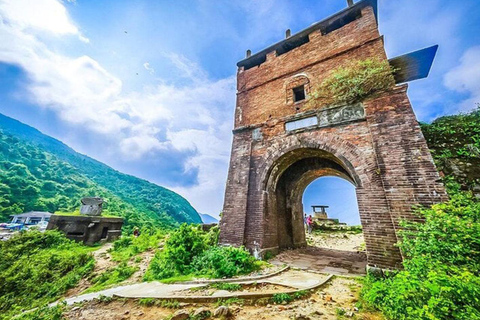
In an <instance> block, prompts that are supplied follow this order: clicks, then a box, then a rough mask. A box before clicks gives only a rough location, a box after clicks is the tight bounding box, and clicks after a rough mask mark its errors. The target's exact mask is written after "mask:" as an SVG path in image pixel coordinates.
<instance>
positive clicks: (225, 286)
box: [210, 282, 242, 291]
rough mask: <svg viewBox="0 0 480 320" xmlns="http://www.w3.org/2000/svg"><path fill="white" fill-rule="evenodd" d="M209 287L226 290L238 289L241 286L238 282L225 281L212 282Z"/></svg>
mask: <svg viewBox="0 0 480 320" xmlns="http://www.w3.org/2000/svg"><path fill="white" fill-rule="evenodd" d="M210 287H211V288H214V289H218V290H226V291H239V290H240V289H242V286H241V285H240V284H238V283H227V282H219V283H212V284H211V285H210Z"/></svg>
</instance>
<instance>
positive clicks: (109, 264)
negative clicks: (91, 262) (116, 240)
mask: <svg viewBox="0 0 480 320" xmlns="http://www.w3.org/2000/svg"><path fill="white" fill-rule="evenodd" d="M112 246H113V244H112V243H106V244H104V245H103V246H102V247H101V248H100V249H98V250H96V251H93V252H92V255H93V258H94V259H95V268H94V269H93V272H92V276H91V277H90V278H88V279H82V280H80V282H79V283H78V285H77V286H76V287H75V288H72V289H70V290H68V291H67V293H66V294H65V297H66V298H69V297H73V296H77V295H79V294H80V293H81V292H83V291H85V290H86V289H88V288H90V287H91V285H92V283H91V282H90V280H89V279H92V278H93V277H94V276H95V275H98V274H101V273H103V272H105V271H106V270H108V269H109V268H113V267H114V266H116V265H117V263H116V262H115V261H113V260H112V257H111V256H110V254H109V253H108V250H109V249H110V248H112Z"/></svg>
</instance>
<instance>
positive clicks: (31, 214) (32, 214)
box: [11, 211, 53, 218]
mask: <svg viewBox="0 0 480 320" xmlns="http://www.w3.org/2000/svg"><path fill="white" fill-rule="evenodd" d="M52 214H53V213H50V212H43V211H30V212H25V213H21V214H12V215H11V217H18V218H29V217H50V216H51V215H52Z"/></svg>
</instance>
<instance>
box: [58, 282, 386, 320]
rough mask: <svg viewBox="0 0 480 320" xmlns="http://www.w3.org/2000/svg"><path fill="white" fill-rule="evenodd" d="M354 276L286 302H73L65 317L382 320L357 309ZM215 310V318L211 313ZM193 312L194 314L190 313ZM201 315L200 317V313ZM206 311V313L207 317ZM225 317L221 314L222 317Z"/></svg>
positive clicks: (90, 319)
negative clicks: (225, 314)
mask: <svg viewBox="0 0 480 320" xmlns="http://www.w3.org/2000/svg"><path fill="white" fill-rule="evenodd" d="M360 287H361V285H360V283H359V280H358V279H354V278H345V277H336V278H333V279H332V280H331V282H329V284H328V285H327V286H326V287H324V288H322V289H319V290H317V291H316V292H314V293H312V294H311V295H310V296H306V297H303V298H301V299H298V300H295V301H293V302H290V303H283V304H275V303H272V302H269V301H262V300H258V301H257V302H253V303H252V302H249V301H242V300H230V301H225V302H223V303H216V304H187V303H177V304H175V303H171V302H170V303H163V306H162V304H161V303H160V302H157V303H155V302H154V301H153V300H151V301H150V300H144V301H141V300H140V301H139V300H125V299H118V300H112V301H105V300H104V301H99V300H95V301H90V302H87V303H84V304H82V305H77V306H74V307H73V308H71V309H70V310H69V311H68V312H66V313H65V317H66V319H71V320H73V319H78V320H93V319H97V320H137V319H155V320H156V319H158V320H160V319H171V320H180V319H187V316H190V317H192V318H194V319H206V318H217V317H220V316H219V313H225V312H228V316H227V317H226V318H229V319H238V320H242V319H245V320H253V319H278V320H280V319H322V320H334V319H349V318H352V319H364V320H382V319H384V318H383V317H382V316H381V315H380V314H377V313H372V312H368V311H364V310H359V309H358V307H357V302H358V294H359V290H360ZM215 311H216V313H217V317H215V316H214V314H215ZM195 313H197V317H193V315H194V314H195ZM202 314H203V316H202ZM208 314H210V316H207V315H208ZM224 318H225V317H224Z"/></svg>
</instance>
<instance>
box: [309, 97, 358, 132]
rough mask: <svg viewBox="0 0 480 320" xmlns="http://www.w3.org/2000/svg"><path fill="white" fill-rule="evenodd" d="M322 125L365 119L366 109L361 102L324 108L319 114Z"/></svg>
mask: <svg viewBox="0 0 480 320" xmlns="http://www.w3.org/2000/svg"><path fill="white" fill-rule="evenodd" d="M318 118H319V123H318V125H319V126H320V127H326V126H330V125H333V124H339V123H344V122H349V121H354V120H359V119H365V109H364V108H363V105H362V104H361V103H357V104H354V105H348V106H341V107H336V108H331V109H326V110H322V111H320V112H319V114H318Z"/></svg>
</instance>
